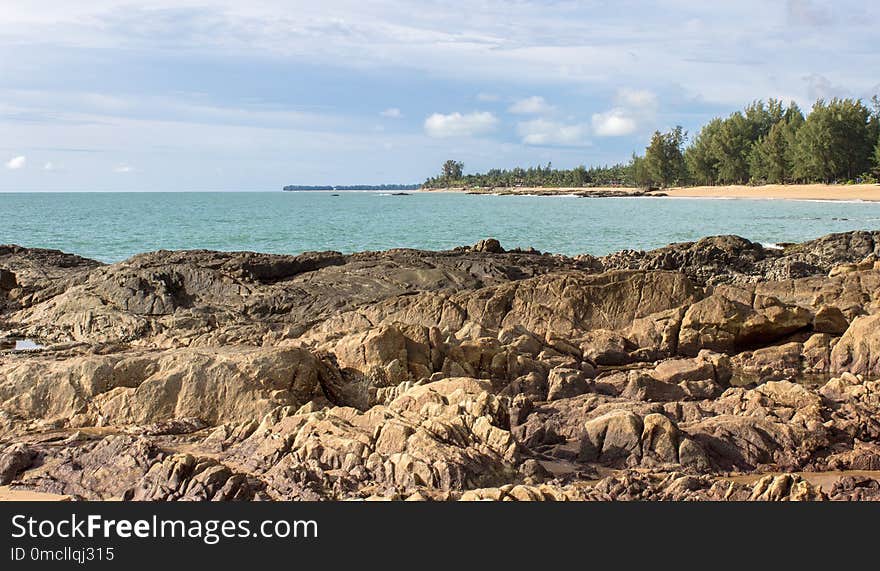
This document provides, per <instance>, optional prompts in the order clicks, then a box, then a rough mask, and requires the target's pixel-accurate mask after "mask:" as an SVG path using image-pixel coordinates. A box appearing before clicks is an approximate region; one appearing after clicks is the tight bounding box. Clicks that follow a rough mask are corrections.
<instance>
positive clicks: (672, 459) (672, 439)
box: [642, 413, 679, 464]
mask: <svg viewBox="0 0 880 571" xmlns="http://www.w3.org/2000/svg"><path fill="white" fill-rule="evenodd" d="M642 423H643V429H642V456H643V457H654V458H656V459H657V461H659V462H661V463H670V464H674V463H677V462H678V446H679V441H678V440H679V433H678V427H677V426H676V425H675V423H674V422H672V421H671V420H669V419H668V418H667V417H665V416H663V415H662V414H656V413H653V414H648V415H646V416H645V418H643V419H642Z"/></svg>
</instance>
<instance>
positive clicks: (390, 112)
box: [379, 107, 403, 119]
mask: <svg viewBox="0 0 880 571" xmlns="http://www.w3.org/2000/svg"><path fill="white" fill-rule="evenodd" d="M379 115H381V116H382V117H388V118H389V119H400V118H401V117H403V113H401V112H400V109H398V108H397V107H389V108H388V109H386V110H384V111H382V112H381V113H379Z"/></svg>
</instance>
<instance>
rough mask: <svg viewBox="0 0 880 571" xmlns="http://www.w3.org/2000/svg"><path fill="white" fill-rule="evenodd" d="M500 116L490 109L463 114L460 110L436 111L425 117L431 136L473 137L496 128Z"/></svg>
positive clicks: (426, 131) (426, 128) (427, 131)
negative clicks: (490, 111)
mask: <svg viewBox="0 0 880 571" xmlns="http://www.w3.org/2000/svg"><path fill="white" fill-rule="evenodd" d="M496 125H498V118H497V117H495V115H493V114H492V113H489V112H488V111H474V112H473V113H468V114H465V115H463V114H461V113H458V112H455V113H450V114H448V115H444V114H442V113H434V114H433V115H431V116H430V117H428V118H427V119H425V133H427V134H428V136H429V137H436V138H444V137H472V136H474V135H482V134H485V133H488V132H489V131H492V130H493V129H495V126H496Z"/></svg>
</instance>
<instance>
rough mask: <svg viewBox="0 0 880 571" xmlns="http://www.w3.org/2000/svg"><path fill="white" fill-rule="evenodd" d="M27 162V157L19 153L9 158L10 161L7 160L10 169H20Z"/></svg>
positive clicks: (7, 166)
mask: <svg viewBox="0 0 880 571" xmlns="http://www.w3.org/2000/svg"><path fill="white" fill-rule="evenodd" d="M25 164H27V157H25V156H23V155H19V156H17V157H13V158H11V159H9V161H7V163H6V168H8V169H10V170H18V169H21V168H24V165H25Z"/></svg>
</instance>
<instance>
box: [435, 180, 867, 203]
mask: <svg viewBox="0 0 880 571" xmlns="http://www.w3.org/2000/svg"><path fill="white" fill-rule="evenodd" d="M425 192H467V193H472V194H501V195H505V194H509V195H550V196H556V195H574V196H591V195H592V196H596V197H604V196H609V195H612V196H657V197H661V196H669V197H676V198H748V199H753V200H754V199H758V200H759V199H776V200H842V201H854V200H860V201H868V202H878V201H880V184H765V185H761V186H749V185H725V186H688V187H674V188H667V189H662V190H653V191H645V190H644V189H639V188H631V187H584V188H573V187H559V188H552V187H513V188H510V187H503V188H463V187H451V188H444V189H436V190H429V191H425Z"/></svg>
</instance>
